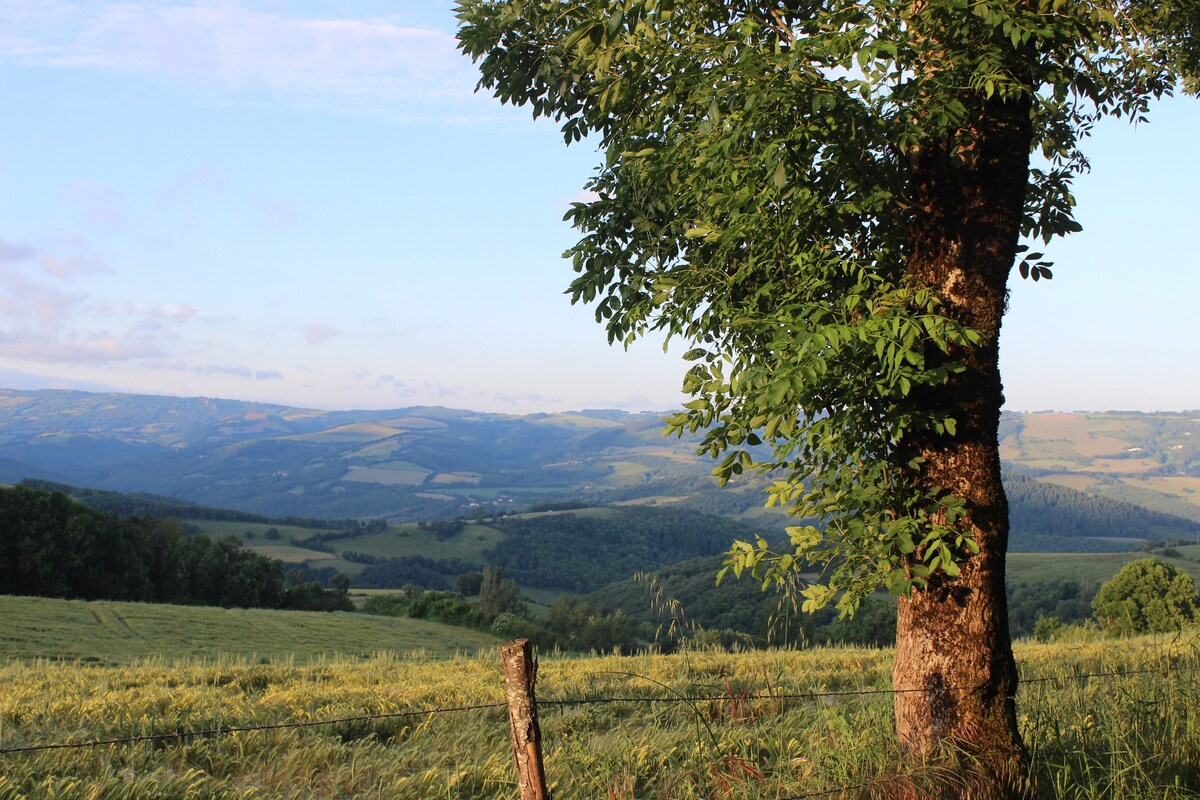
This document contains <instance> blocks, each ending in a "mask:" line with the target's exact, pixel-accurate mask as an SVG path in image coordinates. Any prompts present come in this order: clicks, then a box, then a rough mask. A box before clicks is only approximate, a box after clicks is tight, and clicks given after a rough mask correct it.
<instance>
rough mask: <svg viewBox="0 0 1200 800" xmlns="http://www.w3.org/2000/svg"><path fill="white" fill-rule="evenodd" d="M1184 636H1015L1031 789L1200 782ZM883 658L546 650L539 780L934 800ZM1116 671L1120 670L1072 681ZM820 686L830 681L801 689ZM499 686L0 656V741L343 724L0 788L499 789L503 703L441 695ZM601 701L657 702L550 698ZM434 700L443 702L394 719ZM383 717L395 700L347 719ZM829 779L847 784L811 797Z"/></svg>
mask: <svg viewBox="0 0 1200 800" xmlns="http://www.w3.org/2000/svg"><path fill="white" fill-rule="evenodd" d="M1198 649H1200V638H1198V636H1197V634H1196V632H1195V631H1193V632H1190V633H1188V634H1187V635H1185V636H1183V637H1178V638H1172V639H1161V638H1160V639H1136V640H1125V641H1120V640H1096V639H1086V638H1079V639H1075V640H1073V641H1069V642H1061V643H1056V644H1049V645H1038V644H1031V643H1023V644H1021V645H1019V646H1018V648H1017V658H1018V661H1019V662H1020V665H1021V670H1022V676H1023V679H1024V680H1025V681H1026V683H1025V684H1024V686H1023V688H1022V690H1021V693H1020V695H1019V697H1018V715H1019V719H1020V724H1021V728H1022V731H1023V734H1024V736H1025V740H1026V742H1027V743H1028V744H1029V746H1030V748H1031V750H1032V752H1033V755H1034V758H1035V760H1036V763H1037V764H1039V770H1038V775H1039V779H1040V784H1041V787H1042V790H1043V791H1042V796H1044V797H1047V798H1064V800H1066V799H1068V798H1069V800H1085V799H1087V798H1112V800H1117V799H1118V798H1119V799H1120V800H1150V798H1154V799H1155V800H1178V799H1179V798H1196V797H1200V684H1198V681H1197V672H1196V655H1197V650H1198ZM891 657H892V654H891V652H890V651H888V650H867V649H855V648H829V649H815V650H810V651H801V652H795V651H766V652H753V653H743V654H734V655H730V654H725V653H714V652H683V653H679V654H675V655H671V656H635V657H627V658H619V657H605V658H583V659H564V658H558V657H555V656H553V655H546V654H543V657H542V663H541V670H540V672H539V678H538V688H537V693H538V700H539V703H540V706H541V718H542V733H543V741H544V743H545V744H544V747H545V756H546V770H547V774H548V776H549V779H550V781H551V784H552V785H551V789H552V791H553V792H554V796H555V797H556V798H558V800H595V799H596V798H599V799H600V800H604V798H608V800H634V798H648V799H651V800H668V799H669V800H700V798H705V800H751V799H753V800H762V799H763V798H776V799H778V798H794V797H808V796H811V793H816V794H817V795H818V796H828V797H842V798H858V797H884V796H887V795H888V792H889V790H891V789H895V788H896V786H897V785H898V784H899V783H900V782H902V781H905V780H908V781H911V782H913V783H915V784H916V789H915V792H910V794H908V795H906V796H910V797H927V796H931V795H932V792H930V791H929V789H930V787H929V785H928V784H923V783H922V782H923V781H929V780H931V779H932V778H931V775H930V773H929V772H928V771H926V770H923V769H922V768H921V767H920V766H919V765H914V764H905V763H904V762H903V760H902V758H901V756H900V754H899V753H898V751H897V749H896V746H895V743H894V741H893V736H892V724H891V716H892V710H891V706H892V696H891V695H890V694H888V693H886V690H887V689H888V687H889V680H888V676H889V673H890V665H891ZM1123 670H1134V671H1138V672H1137V673H1136V674H1129V675H1113V674H1107V675H1105V676H1104V677H1090V678H1085V679H1081V678H1079V677H1078V676H1080V675H1081V674H1086V675H1099V674H1102V673H1114V672H1119V671H1123ZM1142 670H1151V671H1150V672H1141V671H1142ZM828 692H842V694H837V695H830V694H825V695H822V696H815V695H813V694H811V693H828ZM789 695H790V697H789ZM503 696H504V693H503V689H502V678H501V670H500V665H499V659H498V657H497V655H496V653H495V652H482V653H480V654H478V655H476V656H475V657H471V658H465V657H458V658H454V659H451V660H446V661H440V662H430V661H428V660H424V661H422V660H404V659H396V658H393V657H388V656H379V657H377V658H374V659H371V660H369V661H367V662H358V663H348V662H333V661H329V662H325V663H321V664H314V665H310V666H298V665H289V664H278V665H269V666H263V665H256V664H250V663H242V664H239V663H232V662H223V663H217V664H212V665H202V664H192V665H188V664H185V665H178V666H173V667H172V666H169V665H166V664H165V663H163V662H149V663H144V664H135V665H128V666H123V667H100V666H78V665H66V664H52V663H46V662H39V663H36V664H18V663H14V664H10V665H9V666H8V667H7V668H6V669H0V748H6V747H20V746H28V745H36V744H40V743H56V742H66V741H76V742H83V741H92V740H97V739H106V738H117V737H127V736H131V735H149V734H154V733H160V732H174V731H194V730H204V729H210V728H213V727H219V726H250V725H268V724H288V723H293V722H317V721H324V720H332V719H340V720H342V721H339V722H337V723H335V724H331V725H317V726H312V727H303V728H294V727H293V728H283V729H276V730H263V731H252V732H242V733H237V734H232V735H223V736H209V737H194V738H187V739H171V740H163V741H140V742H135V743H129V744H125V745H104V746H99V747H87V748H82V749H70V750H67V749H62V750H47V751H38V752H28V753H8V754H0V798H3V800H32V798H43V797H54V798H56V800H85V798H86V800H98V799H101V798H103V799H104V800H109V799H111V800H117V799H118V798H130V799H131V800H132V798H137V800H156V799H159V798H161V799H162V800H166V798H178V797H187V798H190V800H235V798H236V800H251V798H253V799H254V800H300V798H316V800H326V799H329V800H332V798H400V799H405V798H414V799H415V798H461V799H462V800H468V799H469V800H491V799H492V798H495V800H500V798H504V799H505V800H508V799H509V798H512V797H514V796H515V794H516V792H515V786H514V783H515V780H514V770H513V766H512V751H511V744H510V741H509V732H508V722H507V720H506V719H505V714H504V710H503V708H478V709H474V710H457V709H459V708H460V707H463V706H480V705H486V704H493V703H502V701H503ZM606 697H607V698H611V697H622V698H650V697H656V698H661V699H663V700H665V701H666V702H658V703H653V704H651V703H644V702H631V701H624V702H597V703H590V704H578V705H555V704H554V701H556V700H575V699H586V698H606ZM680 697H704V698H713V699H704V700H692V701H689V702H683V701H681V700H680ZM432 709H448V710H447V711H445V712H443V713H435V714H418V715H415V716H400V715H401V714H403V713H404V712H421V711H428V710H432ZM450 709H453V710H450ZM382 714H389V715H392V716H390V717H387V718H380V719H374V720H364V719H346V718H350V717H362V716H364V715H382ZM839 787H853V788H851V789H850V790H848V791H846V792H835V793H833V794H828V792H829V791H830V790H835V789H837V788H839Z"/></svg>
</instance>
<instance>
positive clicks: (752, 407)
mask: <svg viewBox="0 0 1200 800" xmlns="http://www.w3.org/2000/svg"><path fill="white" fill-rule="evenodd" d="M458 13H459V17H460V19H461V21H462V28H461V30H460V34H459V37H460V40H461V43H462V48H463V50H464V51H465V52H466V53H468V54H469V55H471V56H472V57H473V58H475V59H476V60H478V62H479V66H480V70H481V74H482V79H481V81H480V85H481V87H484V88H487V89H489V90H491V91H493V92H494V93H495V95H496V96H497V97H498V98H500V99H501V100H503V101H505V102H511V103H518V104H524V105H527V106H529V107H531V108H532V110H533V113H534V115H535V116H541V117H549V118H552V119H555V120H557V121H558V122H559V123H560V124H561V128H562V132H563V136H564V138H565V139H566V141H567V142H572V141H578V140H580V139H582V138H583V137H585V136H589V137H592V140H593V141H597V142H599V145H600V147H601V149H602V151H603V161H602V164H601V165H600V167H599V169H598V170H597V172H596V175H595V177H594V178H593V179H592V180H591V181H590V183H589V184H588V188H589V189H590V190H591V191H592V192H593V193H594V196H595V199H594V200H592V201H591V202H588V203H580V204H577V205H575V206H574V207H573V208H572V209H571V211H570V212H569V214H568V218H569V219H570V221H571V222H572V223H573V224H574V225H575V226H576V227H577V228H578V229H579V230H580V231H581V233H582V238H581V239H580V241H579V243H578V244H577V245H576V246H575V247H574V248H572V250H571V251H570V253H569V254H570V256H571V257H572V258H573V259H574V267H575V270H576V272H577V273H578V277H577V278H576V279H575V281H574V282H573V283H572V286H571V293H572V298H573V300H575V301H583V302H588V303H594V304H595V308H596V318H597V320H598V321H600V322H602V323H603V324H604V325H605V326H606V328H607V330H608V336H609V340H610V341H612V342H621V343H628V342H630V341H631V340H633V339H635V338H637V337H639V336H642V335H643V334H646V333H647V332H650V331H659V332H663V333H665V334H666V335H667V336H668V337H677V338H680V339H682V340H684V341H685V342H687V343H688V344H689V345H690V348H689V350H688V351H687V353H686V354H685V358H686V359H688V360H689V361H690V362H691V363H692V366H691V368H690V369H689V370H688V371H687V373H686V376H685V378H684V389H685V391H686V392H688V393H689V394H690V395H691V396H692V397H693V399H692V400H691V401H690V402H688V403H686V404H685V409H686V410H685V411H683V412H681V413H679V414H677V415H675V416H674V417H673V418H672V419H671V420H670V421H669V423H668V427H669V429H670V430H673V431H684V430H690V431H702V432H703V434H704V439H703V447H702V451H704V452H708V453H710V454H711V455H712V456H714V457H716V458H719V459H720V461H719V466H718V467H717V469H716V470H715V473H716V475H717V477H718V479H719V480H721V481H726V480H728V479H730V478H731V477H732V476H734V475H736V474H738V473H741V472H744V471H746V470H760V471H763V472H769V473H770V474H771V475H773V476H774V478H775V481H774V483H773V484H772V487H771V489H770V493H769V495H768V499H767V503H768V505H775V504H779V505H782V506H785V507H787V508H788V509H789V511H790V512H791V513H793V514H794V515H795V516H796V517H798V518H816V519H818V520H819V521H820V524H819V525H817V526H807V525H798V526H796V527H793V528H790V529H789V534H790V537H791V546H790V548H788V549H787V550H786V551H784V552H779V553H776V552H772V551H770V549H769V547H768V544H767V542H765V541H763V540H759V541H758V542H754V543H749V542H747V543H738V544H736V545H735V547H734V549H733V550H732V552H731V555H730V560H729V565H728V568H729V569H730V570H732V571H733V572H734V573H737V574H741V573H742V572H744V571H752V572H754V573H755V574H756V575H758V576H759V577H760V578H762V579H764V580H767V581H770V580H773V579H777V580H779V581H783V580H786V579H787V577H788V575H789V573H791V572H793V571H795V570H796V569H798V568H799V567H800V566H801V565H813V566H816V567H819V568H821V569H822V570H823V572H822V575H823V577H822V578H821V579H820V580H818V581H817V582H814V583H812V584H811V585H808V586H807V587H806V588H805V589H804V590H803V594H804V597H805V607H806V608H807V609H810V610H811V609H814V608H819V607H821V606H823V605H825V604H827V603H830V602H836V603H837V605H838V607H839V608H840V609H841V611H843V612H844V613H852V612H853V611H854V610H855V609H856V608H857V607H858V606H859V605H860V604H861V603H862V601H863V599H864V598H865V597H866V596H867V595H868V594H869V593H870V592H871V591H872V590H873V589H874V588H876V587H877V586H879V585H883V586H886V587H887V588H888V589H890V590H891V591H892V592H894V593H895V594H897V595H899V596H900V598H901V599H900V604H899V614H898V622H897V639H896V658H895V668H894V672H893V680H894V683H895V686H896V688H897V689H904V690H910V691H903V692H898V693H897V694H896V701H895V713H896V728H897V734H898V736H899V738H900V740H901V743H902V745H903V747H905V748H906V749H907V750H908V751H909V752H910V753H911V754H912V755H913V756H915V757H917V758H929V757H932V756H934V755H935V754H937V753H939V752H948V751H950V750H953V751H955V752H958V753H964V752H965V753H969V754H971V755H972V756H973V757H974V758H975V759H977V760H979V761H982V762H984V763H985V770H986V771H990V772H993V773H995V774H996V775H997V776H999V780H998V782H997V786H999V791H1000V792H1002V793H1018V792H1020V791H1022V790H1021V788H1020V787H1021V785H1022V781H1021V779H1020V775H1022V774H1023V773H1024V771H1025V769H1026V766H1027V765H1026V764H1025V760H1026V756H1025V750H1024V747H1023V745H1022V742H1021V739H1020V735H1019V732H1018V730H1017V724H1016V715H1015V706H1014V701H1013V696H1014V694H1015V691H1016V682H1017V674H1016V668H1015V664H1014V662H1013V657H1012V651H1011V646H1010V643H1009V633H1008V623H1007V614H1006V608H1005V597H1004V557H1005V551H1006V548H1007V539H1008V508H1007V504H1006V500H1005V497H1004V491H1003V488H1002V487H1001V484H1000V460H999V454H998V449H997V442H996V431H997V425H998V420H999V414H1000V407H1001V405H1002V403H1003V395H1002V392H1001V383H1000V375H999V370H998V366H997V364H998V337H999V333H1000V322H1001V318H1002V316H1003V314H1004V310H1005V305H1006V298H1007V294H1006V292H1007V289H1006V286H1007V281H1008V278H1009V274H1010V272H1012V270H1013V268H1014V266H1015V267H1016V269H1017V271H1018V272H1019V273H1020V274H1021V275H1022V276H1023V277H1031V278H1033V279H1034V280H1038V279H1044V278H1049V277H1050V269H1049V266H1050V265H1049V262H1047V261H1045V260H1044V258H1043V257H1042V255H1041V253H1037V252H1031V249H1032V246H1033V243H1034V242H1039V241H1040V242H1048V241H1050V240H1051V239H1053V238H1054V237H1055V236H1059V235H1063V234H1066V233H1068V232H1071V231H1074V230H1076V229H1078V226H1077V225H1076V223H1075V222H1074V221H1073V219H1072V204H1073V200H1072V197H1071V190H1070V186H1071V181H1072V178H1073V177H1074V176H1075V175H1077V174H1078V173H1079V172H1081V171H1082V170H1084V169H1086V167H1087V161H1086V159H1085V157H1084V155H1083V153H1082V152H1081V150H1080V141H1081V139H1082V138H1083V137H1085V136H1086V134H1087V133H1088V131H1089V130H1090V128H1091V127H1092V125H1093V124H1094V123H1095V122H1096V120H1098V119H1099V118H1101V117H1103V116H1106V115H1116V116H1123V117H1128V118H1135V119H1136V118H1141V117H1142V116H1143V114H1144V113H1145V112H1146V111H1147V108H1148V103H1149V101H1150V100H1151V99H1153V98H1155V97H1158V96H1161V95H1163V94H1166V93H1169V92H1170V91H1171V90H1172V89H1173V88H1174V87H1175V85H1176V82H1177V81H1178V80H1179V79H1180V78H1181V77H1183V78H1185V79H1188V80H1192V79H1193V78H1194V76H1195V75H1196V74H1197V70H1196V65H1197V51H1198V48H1197V46H1196V42H1195V39H1194V36H1193V35H1194V33H1195V31H1196V30H1197V29H1198V28H1200V25H1198V20H1200V8H1198V4H1197V0H1166V2H1162V3H1158V2H1155V3H1152V2H1150V1H1149V0H915V1H914V0H901V1H899V2H897V1H896V0H572V1H571V2H561V0H460V4H459V6H458ZM1188 86H1189V88H1195V84H1194V83H1191V84H1188ZM1031 153H1032V154H1033V155H1034V157H1035V158H1034V161H1033V162H1032V164H1031V160H1030V159H1031ZM763 443H765V444H766V445H768V450H769V452H770V453H771V455H770V456H769V457H767V458H763V459H762V460H756V456H755V455H752V453H761V452H763V450H762V449H761V448H755V447H754V446H756V445H760V444H763ZM752 448H754V449H752ZM911 690H916V691H911ZM947 745H949V747H947ZM947 791H949V792H951V793H954V792H955V791H958V792H960V793H962V794H964V795H965V794H970V793H972V792H973V791H974V790H972V789H970V788H969V787H968V784H967V782H960V789H957V790H956V789H948V790H947Z"/></svg>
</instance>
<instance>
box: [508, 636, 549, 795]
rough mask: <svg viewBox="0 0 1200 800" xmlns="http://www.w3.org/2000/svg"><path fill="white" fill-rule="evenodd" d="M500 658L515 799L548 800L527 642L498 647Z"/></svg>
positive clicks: (532, 662)
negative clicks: (511, 744)
mask: <svg viewBox="0 0 1200 800" xmlns="http://www.w3.org/2000/svg"><path fill="white" fill-rule="evenodd" d="M500 657H501V658H502V659H503V660H504V696H505V698H506V699H507V700H508V724H509V728H510V729H511V731H512V743H513V756H514V758H515V759H516V762H517V790H518V797H520V800H550V791H549V790H548V789H547V788H546V774H545V771H544V769H543V766H542V731H541V729H540V728H538V719H537V704H536V701H535V700H534V694H533V685H534V683H535V682H536V681H537V659H536V658H534V655H533V646H532V645H531V644H530V643H529V640H528V639H516V640H515V641H511V642H508V643H507V644H505V645H504V646H503V647H501V648H500Z"/></svg>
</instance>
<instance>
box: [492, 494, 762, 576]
mask: <svg viewBox="0 0 1200 800" xmlns="http://www.w3.org/2000/svg"><path fill="white" fill-rule="evenodd" d="M493 525H494V526H495V527H496V528H498V529H500V530H501V531H503V532H504V533H505V534H506V536H505V538H504V539H503V540H502V541H501V542H499V543H498V544H497V545H496V547H495V548H494V549H492V550H491V551H490V552H489V553H487V560H488V563H489V564H492V565H493V566H496V567H500V568H502V569H504V571H505V572H506V573H507V574H509V575H511V576H512V577H513V578H515V579H516V580H517V581H518V582H519V583H521V584H522V585H524V586H538V587H550V588H556V589H563V590H566V591H573V592H589V591H594V590H596V589H599V588H600V587H602V586H605V585H606V584H609V583H612V582H613V581H614V580H619V579H621V578H623V577H627V576H630V575H633V574H634V573H636V572H639V571H642V570H647V569H656V568H658V567H661V566H664V565H666V564H671V563H674V562H677V561H682V560H684V559H687V558H693V557H695V556H701V555H715V554H717V553H721V552H724V551H725V550H726V549H727V548H728V547H729V543H730V542H732V541H733V540H734V539H735V538H744V537H747V536H749V535H750V531H749V529H748V528H746V527H745V526H744V525H742V524H741V523H738V522H734V521H732V520H728V519H721V518H719V517H710V516H706V515H704V514H697V513H695V512H690V511H672V512H670V513H665V512H662V511H658V510H654V509H646V508H637V507H629V508H623V509H621V511H620V513H617V514H613V515H611V516H585V515H582V514H569V513H568V514H551V515H546V516H537V517H522V518H514V517H506V518H503V519H499V520H496V521H495V522H494V523H493Z"/></svg>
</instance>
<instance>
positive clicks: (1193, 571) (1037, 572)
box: [1007, 545, 1200, 585]
mask: <svg viewBox="0 0 1200 800" xmlns="http://www.w3.org/2000/svg"><path fill="white" fill-rule="evenodd" d="M1176 549H1177V550H1178V551H1179V552H1180V554H1181V555H1183V556H1189V557H1187V558H1162V556H1161V555H1160V554H1157V553H1009V554H1008V564H1007V566H1008V580H1010V581H1013V582H1015V583H1038V582H1042V581H1082V582H1083V583H1085V584H1088V585H1096V584H1100V583H1104V582H1105V581H1107V580H1108V579H1109V578H1111V577H1112V576H1113V575H1116V574H1117V572H1118V571H1119V570H1120V569H1121V567H1123V566H1125V565H1126V564H1128V563H1129V562H1130V561H1136V560H1138V559H1139V558H1147V557H1150V556H1153V557H1154V558H1162V560H1163V561H1167V562H1169V563H1171V564H1173V565H1174V566H1176V567H1178V568H1179V569H1181V570H1183V571H1184V572H1187V573H1188V574H1190V575H1191V576H1192V577H1194V578H1196V579H1197V583H1200V546H1196V545H1188V546H1185V547H1179V548H1176Z"/></svg>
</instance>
